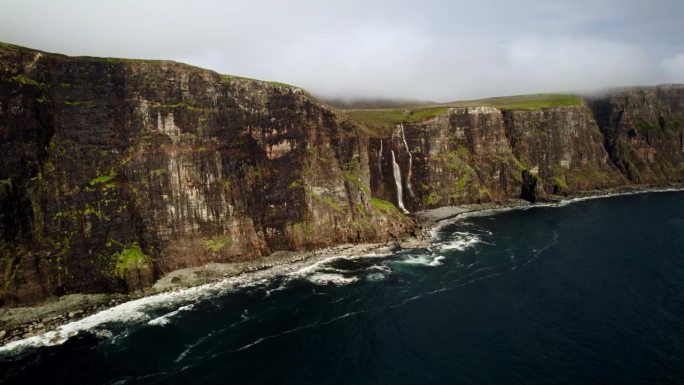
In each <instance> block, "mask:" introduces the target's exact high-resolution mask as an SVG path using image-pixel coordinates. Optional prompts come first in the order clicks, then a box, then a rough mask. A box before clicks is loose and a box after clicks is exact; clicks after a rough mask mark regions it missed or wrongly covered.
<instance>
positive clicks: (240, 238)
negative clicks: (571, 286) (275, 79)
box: [0, 44, 684, 304]
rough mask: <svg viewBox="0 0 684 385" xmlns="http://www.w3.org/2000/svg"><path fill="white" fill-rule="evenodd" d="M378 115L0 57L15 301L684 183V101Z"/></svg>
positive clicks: (160, 76)
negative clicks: (615, 191)
mask: <svg viewBox="0 0 684 385" xmlns="http://www.w3.org/2000/svg"><path fill="white" fill-rule="evenodd" d="M378 111H379V112H378ZM378 111H372V112H371V113H370V115H367V117H368V116H370V117H371V119H365V118H359V116H357V115H355V114H353V113H351V112H350V113H349V114H347V113H342V112H340V111H336V110H334V109H333V108H331V107H328V106H326V105H324V104H322V103H320V102H318V101H317V100H315V99H313V98H312V97H310V96H309V95H308V94H307V93H306V92H304V91H302V90H301V89H299V88H296V87H292V86H289V85H285V84H280V83H272V82H263V81H257V80H251V79H244V78H238V77H232V76H225V75H219V74H217V73H215V72H212V71H208V70H204V69H200V68H195V67H191V66H188V65H184V64H179V63H175V62H169V61H141V60H124V59H108V58H89V57H67V56H62V55H56V54H48V53H44V52H38V51H34V50H30V49H25V48H20V47H16V46H11V45H5V44H0V150H1V152H0V157H1V161H0V300H1V301H2V304H12V303H19V302H30V301H35V300H40V299H43V298H46V297H48V296H54V295H61V294H66V293H73V292H99V291H127V290H133V289H137V288H141V287H146V286H149V285H151V284H152V283H153V282H154V281H155V280H156V279H157V278H159V277H161V276H162V275H164V274H165V273H167V272H169V271H172V270H174V269H179V268H184V267H190V266H197V265H201V264H204V263H208V262H213V261H220V262H229V261H237V260H246V259H253V258H258V257H259V256H263V255H266V254H269V253H271V252H274V251H277V250H301V249H313V248H318V247H324V246H328V245H333V244H339V243H345V242H368V241H385V240H392V239H398V238H401V237H403V236H405V235H406V234H409V233H411V232H412V231H414V227H415V223H414V222H413V220H412V219H411V217H410V216H406V215H404V214H402V213H401V211H402V210H404V211H405V212H414V211H416V210H421V209H425V208H432V207H438V206H444V205H452V204H460V203H472V202H498V201H503V200H505V199H509V198H520V197H522V198H524V199H527V200H530V201H534V200H539V199H546V198H549V197H552V196H555V195H565V194H573V193H577V192H581V191H587V190H594V189H601V188H609V187H615V186H621V185H629V184H651V183H668V182H682V181H684V163H683V156H682V154H683V153H684V147H683V144H682V135H683V132H684V123H683V122H684V88H683V87H681V86H667V87H658V88H647V89H631V90H625V91H621V92H618V93H615V94H613V95H610V96H606V97H602V98H596V99H592V100H586V101H584V100H579V99H576V98H559V99H558V100H555V99H554V103H551V104H549V105H544V104H541V105H529V104H526V105H510V106H501V105H495V104H492V103H482V105H473V104H472V103H471V104H469V105H461V106H458V105H457V106H439V107H435V108H422V109H421V110H416V111H408V112H405V111H403V110H401V113H400V114H399V115H396V114H394V115H392V114H390V115H387V114H386V112H385V111H381V110H378ZM404 113H405V114H406V116H404V115H402V114H404ZM348 115H349V117H348ZM388 116H389V117H388ZM378 127H380V128H378ZM400 197H401V199H399V198H400Z"/></svg>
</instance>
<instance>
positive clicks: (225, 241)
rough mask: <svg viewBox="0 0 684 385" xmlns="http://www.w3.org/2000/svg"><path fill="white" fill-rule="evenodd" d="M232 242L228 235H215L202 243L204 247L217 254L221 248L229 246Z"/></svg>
mask: <svg viewBox="0 0 684 385" xmlns="http://www.w3.org/2000/svg"><path fill="white" fill-rule="evenodd" d="M232 242H233V240H232V239H231V238H230V236H229V235H217V236H215V237H212V238H210V239H206V240H205V241H204V247H205V248H206V249H207V250H210V251H213V252H215V253H216V252H219V251H221V250H222V249H223V248H225V247H227V246H230V244H231V243H232Z"/></svg>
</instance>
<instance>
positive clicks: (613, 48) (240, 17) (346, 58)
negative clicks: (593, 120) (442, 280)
mask: <svg viewBox="0 0 684 385" xmlns="http://www.w3.org/2000/svg"><path fill="white" fill-rule="evenodd" d="M0 40H1V41H5V42H9V43H13V44H18V45H23V46H28V47H32V48H37V49H41V50H45V51H52V52H60V53H65V54H69V55H91V56H115V57H128V58H150V59H152V58H153V59H172V60H177V61H182V62H186V63H190V64H193V65H197V66H201V67H205V68H210V69H213V70H216V71H218V72H221V73H228V74H234V75H241V76H247V77H253V78H259V79H266V80H277V81H282V82H286V83H290V84H294V85H298V86H301V87H304V88H306V89H307V90H309V91H311V92H312V93H314V94H317V95H322V96H327V97H394V98H410V99H423V100H436V101H450V100H463V99H472V98H479V97H486V96H497V95H511V94H521V93H533V92H548V91H588V90H595V89H601V88H604V87H613V86H623V85H649V84H659V83H671V82H681V83H684V0H651V1H646V0H642V1H634V0H554V1H552V0H546V1H536V0H517V1H511V0H467V1H446V0H420V1H418V0H414V1H400V0H392V1H390V0H379V1H373V0H348V1H332V0H245V1H242V0H234V1H212V0H194V1H187V0H184V1H177V0H163V1H162V0H158V1H152V0H148V1H145V0H109V1H104V0H44V1H38V0H2V1H1V2H0Z"/></svg>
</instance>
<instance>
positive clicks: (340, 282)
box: [307, 273, 359, 286]
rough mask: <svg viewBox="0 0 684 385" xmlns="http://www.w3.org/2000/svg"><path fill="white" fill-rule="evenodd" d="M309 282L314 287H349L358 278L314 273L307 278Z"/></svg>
mask: <svg viewBox="0 0 684 385" xmlns="http://www.w3.org/2000/svg"><path fill="white" fill-rule="evenodd" d="M307 279H308V280H309V281H310V282H313V283H315V284H316V285H330V284H334V285H336V286H344V285H349V284H350V283H354V282H356V281H358V280H359V278H358V277H345V276H344V275H342V274H332V273H315V274H312V275H310V276H308V277H307Z"/></svg>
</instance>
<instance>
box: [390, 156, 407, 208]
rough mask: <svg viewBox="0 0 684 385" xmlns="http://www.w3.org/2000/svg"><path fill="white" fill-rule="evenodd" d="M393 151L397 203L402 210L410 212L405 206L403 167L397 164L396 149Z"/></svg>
mask: <svg viewBox="0 0 684 385" xmlns="http://www.w3.org/2000/svg"><path fill="white" fill-rule="evenodd" d="M391 151H392V171H393V172H394V182H395V183H396V184H397V205H398V206H399V208H400V209H401V211H403V212H404V214H408V213H409V212H408V210H406V208H405V207H404V199H403V197H402V195H403V191H402V190H403V189H402V187H401V169H399V165H398V164H397V159H396V158H395V157H394V150H391Z"/></svg>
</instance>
